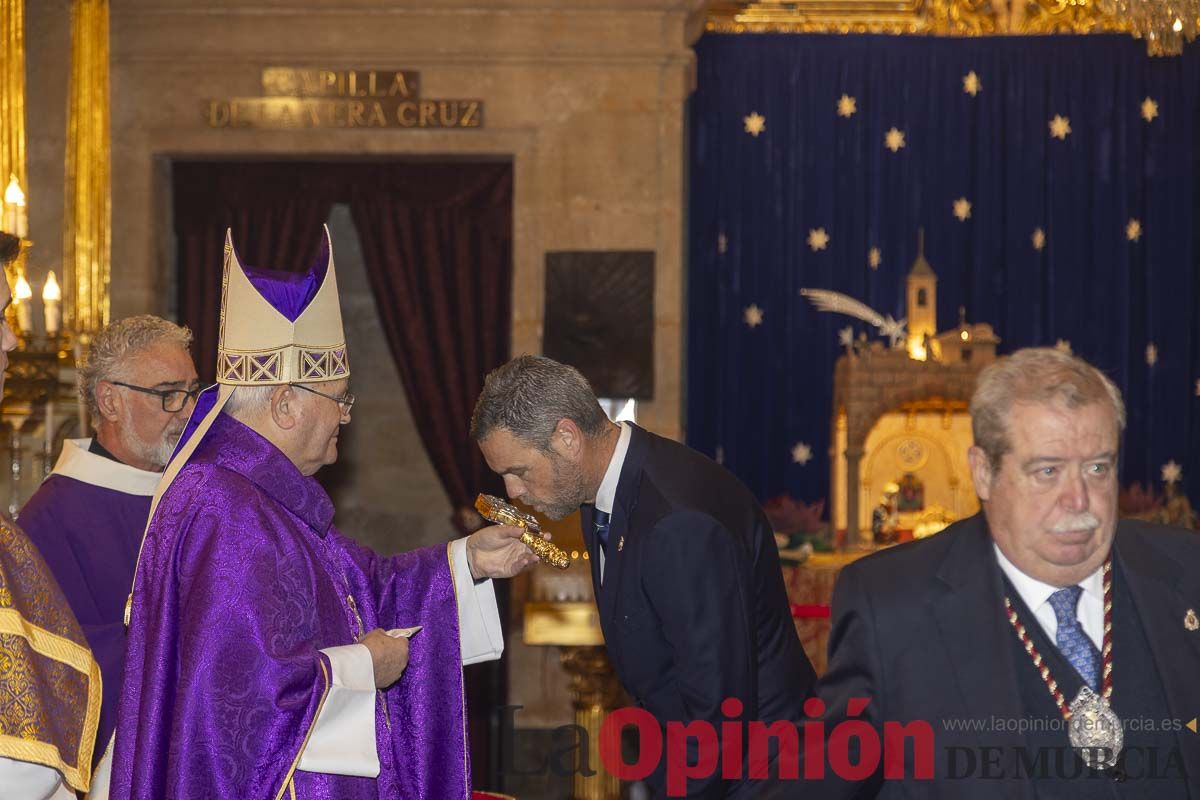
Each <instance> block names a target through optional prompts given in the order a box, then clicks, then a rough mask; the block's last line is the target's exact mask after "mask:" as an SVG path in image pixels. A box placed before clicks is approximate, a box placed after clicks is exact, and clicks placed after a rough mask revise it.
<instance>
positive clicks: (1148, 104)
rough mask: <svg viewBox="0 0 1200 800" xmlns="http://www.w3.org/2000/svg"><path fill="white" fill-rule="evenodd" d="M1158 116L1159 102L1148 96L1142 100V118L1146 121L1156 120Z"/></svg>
mask: <svg viewBox="0 0 1200 800" xmlns="http://www.w3.org/2000/svg"><path fill="white" fill-rule="evenodd" d="M1157 116H1158V103H1156V102H1154V100H1153V99H1151V98H1149V97H1147V98H1146V99H1145V100H1143V101H1142V119H1144V120H1146V122H1154V118H1155V117H1157Z"/></svg>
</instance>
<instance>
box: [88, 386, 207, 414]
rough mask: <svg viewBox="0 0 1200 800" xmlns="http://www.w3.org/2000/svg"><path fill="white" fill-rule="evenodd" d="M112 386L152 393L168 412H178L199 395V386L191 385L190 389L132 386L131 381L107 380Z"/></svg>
mask: <svg viewBox="0 0 1200 800" xmlns="http://www.w3.org/2000/svg"><path fill="white" fill-rule="evenodd" d="M109 383H111V384H112V385H113V386H123V387H125V388H126V389H132V390H133V391H135V392H141V393H142V394H152V395H154V396H156V397H157V398H158V399H159V400H161V401H162V409H163V411H165V412H167V413H168V414H178V413H179V412H180V411H183V410H184V409H185V408H187V404H188V401H189V400H191V401H192V402H193V403H194V402H195V401H196V398H197V397H199V396H200V391H201V389H200V387H199V386H193V387H192V388H191V389H152V388H150V387H149V386H134V385H133V384H132V383H122V382H121V381H109Z"/></svg>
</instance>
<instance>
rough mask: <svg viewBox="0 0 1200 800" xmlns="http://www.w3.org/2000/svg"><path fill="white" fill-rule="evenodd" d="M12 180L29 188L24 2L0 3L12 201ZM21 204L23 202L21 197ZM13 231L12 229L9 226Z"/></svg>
mask: <svg viewBox="0 0 1200 800" xmlns="http://www.w3.org/2000/svg"><path fill="white" fill-rule="evenodd" d="M13 181H15V183H16V189H17V191H18V192H19V191H20V187H22V186H28V185H29V184H28V182H27V181H26V176H25V0H0V192H4V193H5V194H7V195H8V196H9V197H8V199H10V200H11V199H13V193H12V192H11V191H9V190H10V189H12V188H13ZM21 202H22V203H24V197H23V196H22V198H21ZM4 211H5V214H4V218H3V219H0V230H4V231H6V232H7V233H12V234H18V231H17V230H11V231H10V230H8V227H10V226H9V225H7V224H6V223H7V221H8V220H7V217H8V211H9V202H7V201H6V202H5V204H4ZM11 227H14V228H15V225H14V226H11ZM27 249H28V243H27V242H26V243H24V244H23V246H22V248H21V255H20V256H19V257H18V258H17V259H16V260H15V261H13V262H12V263H11V264H9V265H8V267H7V268H6V269H5V274H6V277H7V278H8V282H9V286H15V285H16V283H17V279H18V278H20V277H22V276H24V274H25V259H26V252H25V251H26V250H27ZM16 314H17V309H16V308H15V304H14V306H10V307H9V311H8V314H7V316H8V319H9V325H10V326H11V327H12V329H13V330H14V331H15V330H17V317H16Z"/></svg>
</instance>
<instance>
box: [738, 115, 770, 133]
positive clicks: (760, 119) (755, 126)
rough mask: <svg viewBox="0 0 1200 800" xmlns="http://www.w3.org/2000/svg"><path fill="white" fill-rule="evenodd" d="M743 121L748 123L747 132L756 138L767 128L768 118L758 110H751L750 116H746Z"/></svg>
mask: <svg viewBox="0 0 1200 800" xmlns="http://www.w3.org/2000/svg"><path fill="white" fill-rule="evenodd" d="M742 122H744V123H745V124H746V133H748V134H750V135H751V136H753V137H754V138H755V139H757V138H758V135H759V134H760V133H762V132H763V131H765V130H766V129H767V118H766V117H764V116H763V115H762V114H760V113H758V112H757V111H751V112H750V116H748V117H744V118H743V119H742Z"/></svg>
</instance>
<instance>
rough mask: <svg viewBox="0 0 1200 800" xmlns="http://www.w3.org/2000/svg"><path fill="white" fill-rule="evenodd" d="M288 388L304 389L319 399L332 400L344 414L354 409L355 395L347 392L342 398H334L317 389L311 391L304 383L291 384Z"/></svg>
mask: <svg viewBox="0 0 1200 800" xmlns="http://www.w3.org/2000/svg"><path fill="white" fill-rule="evenodd" d="M288 386H295V387H296V388H297V389H303V390H304V391H306V392H311V393H312V394H315V395H317V396H318V397H324V398H325V399H326V400H332V401H333V402H335V403H337V404H338V408H340V409H341V410H342V413H343V414H344V413H346V412H347V411H349V410H350V409H351V408H353V407H354V395H352V394H350V393H349V392H346V393H345V394H343V395H342V396H341V397H334V396H333V395H331V394H325V393H324V392H318V391H317V390H316V389H310V388H309V387H307V386H305V385H304V384H303V383H289V384H288Z"/></svg>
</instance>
